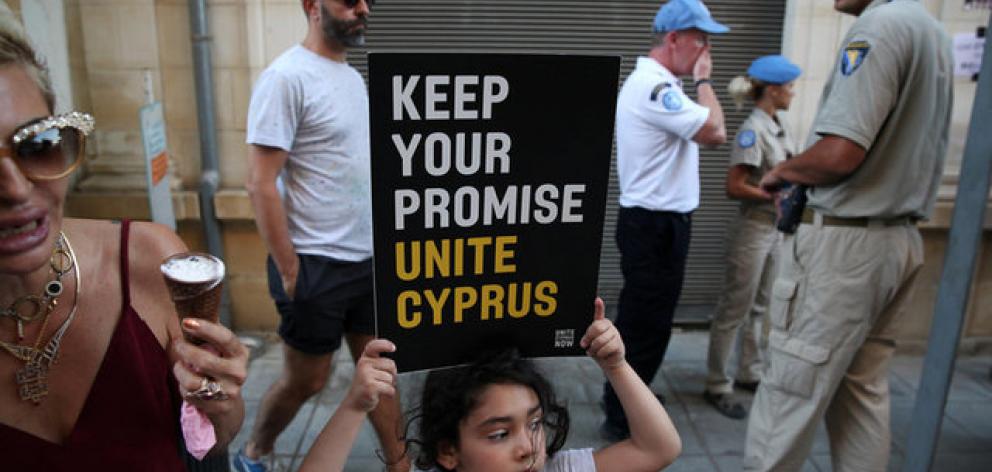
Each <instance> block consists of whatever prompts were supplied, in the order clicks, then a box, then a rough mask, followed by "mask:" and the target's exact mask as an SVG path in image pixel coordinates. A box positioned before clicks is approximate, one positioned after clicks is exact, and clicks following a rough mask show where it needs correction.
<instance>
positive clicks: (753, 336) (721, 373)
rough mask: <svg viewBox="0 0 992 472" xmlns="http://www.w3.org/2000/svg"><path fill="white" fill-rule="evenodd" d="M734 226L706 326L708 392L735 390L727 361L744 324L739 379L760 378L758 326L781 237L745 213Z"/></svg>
mask: <svg viewBox="0 0 992 472" xmlns="http://www.w3.org/2000/svg"><path fill="white" fill-rule="evenodd" d="M732 228H733V229H732V230H731V231H729V232H728V233H727V236H728V237H727V272H726V274H725V276H724V282H723V292H722V293H721V294H720V298H719V300H718V301H717V305H716V310H715V311H714V313H713V322H712V323H711V324H710V345H709V355H708V357H707V368H708V371H709V373H708V375H707V377H706V390H707V391H709V392H711V393H718V394H726V393H731V392H733V390H734V387H733V378H732V377H731V374H730V373H729V372H728V368H727V367H728V366H727V364H728V363H729V362H730V357H731V351H732V350H733V347H734V341H735V340H736V339H737V333H738V331H740V330H741V328H742V327H743V333H741V341H740V346H741V347H740V356H739V357H738V363H737V365H738V367H737V374H736V377H737V380H740V381H742V382H755V381H758V380H760V379H761V366H762V362H761V354H759V351H760V350H761V349H760V348H759V346H760V345H762V344H764V343H763V342H762V339H761V338H763V336H762V324H763V321H764V317H765V313H766V311H767V307H768V294H769V291H770V290H771V284H772V282H773V281H774V280H775V266H776V261H777V251H776V249H777V248H778V241H779V239H780V238H781V236H780V233H779V232H778V230H776V229H775V226H774V225H773V224H771V223H770V222H762V221H757V220H754V219H751V218H748V217H747V216H744V215H740V216H738V218H737V220H736V221H735V222H734V224H733V226H732Z"/></svg>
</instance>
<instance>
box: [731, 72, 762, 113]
mask: <svg viewBox="0 0 992 472" xmlns="http://www.w3.org/2000/svg"><path fill="white" fill-rule="evenodd" d="M766 85H767V84H765V83H764V82H762V81H760V80H758V79H755V78H751V77H747V76H743V75H738V76H737V77H734V79H733V80H731V81H730V83H729V84H727V93H729V94H730V98H731V99H732V100H733V101H734V105H736V106H737V109H738V110H740V109H741V107H743V106H744V99H745V98H750V99H751V100H755V101H757V100H759V99H760V98H761V96H762V95H764V93H765V86H766Z"/></svg>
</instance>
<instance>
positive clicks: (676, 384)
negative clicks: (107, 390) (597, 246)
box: [231, 331, 992, 472]
mask: <svg viewBox="0 0 992 472" xmlns="http://www.w3.org/2000/svg"><path fill="white" fill-rule="evenodd" d="M707 342H708V334H707V333H706V332H700V331H691V332H683V333H677V334H675V335H674V336H673V338H672V344H671V347H670V348H669V352H668V356H667V359H666V361H665V365H664V367H663V368H662V371H661V372H660V373H659V375H658V378H657V379H656V380H655V382H654V383H653V384H652V385H651V387H652V389H653V390H654V391H656V392H659V393H662V394H664V395H665V397H667V398H668V405H667V408H668V412H669V414H670V415H671V416H672V419H673V420H674V422H675V426H676V427H677V428H678V430H679V433H680V434H681V436H682V443H683V451H682V456H681V457H680V458H679V459H678V460H677V461H676V462H675V464H674V465H673V466H672V467H670V468H668V469H666V470H669V471H710V470H712V471H737V470H741V459H742V455H743V452H744V434H745V429H746V424H747V423H746V420H739V421H738V420H731V419H728V418H726V417H724V416H722V415H720V414H719V413H717V412H716V410H714V409H713V408H712V407H711V406H710V405H709V404H707V403H706V402H705V401H703V399H702V397H701V392H702V389H703V384H704V379H705V376H706V365H705V363H706V346H707ZM346 351H347V350H346V349H344V350H342V352H340V353H339V356H338V358H337V360H336V361H335V371H334V375H333V376H332V378H331V380H330V382H329V383H328V386H327V388H325V389H324V391H323V392H321V393H320V394H319V395H317V396H316V397H315V398H313V399H311V400H310V401H309V402H307V403H306V405H304V406H303V408H302V409H301V410H300V413H299V414H298V415H297V416H296V419H295V420H294V421H293V423H291V424H290V426H289V427H288V428H287V429H286V431H285V432H284V433H283V434H282V435H281V436H280V437H279V440H278V442H277V443H276V451H275V452H276V454H275V461H276V470H296V469H297V468H298V467H299V466H300V462H301V459H302V457H303V456H304V455H305V454H306V452H307V450H308V449H309V448H310V445H311V444H312V443H313V441H314V439H315V438H316V437H317V434H318V433H319V432H320V430H321V428H323V426H324V424H325V423H326V422H327V420H328V418H330V416H331V413H333V411H334V408H336V407H337V405H338V403H339V402H340V401H341V399H342V398H343V397H344V393H345V391H346V390H347V388H348V384H349V382H350V380H351V376H352V373H353V370H354V369H353V367H352V365H351V359H350V356H348V355H347V352H346ZM281 362H282V348H281V345H279V344H269V345H267V346H266V347H265V351H264V352H263V353H262V355H261V356H259V357H258V358H257V359H255V360H254V361H253V362H252V363H251V366H250V373H249V376H248V382H247V383H246V384H245V388H244V397H245V401H246V404H247V405H246V406H247V413H246V417H245V425H244V427H243V428H242V431H241V433H240V434H239V435H238V437H237V438H236V439H235V440H234V443H233V444H232V445H231V451H236V450H237V449H238V448H240V447H241V446H242V444H244V442H245V440H246V439H247V437H248V434H249V432H250V431H251V427H252V424H253V423H254V420H255V413H256V411H257V409H258V403H259V401H260V399H261V397H262V395H263V394H264V393H265V390H266V389H267V388H268V387H269V385H270V384H271V383H272V382H273V381H274V380H275V379H276V377H277V376H278V373H279V369H280V368H281ZM922 363H923V358H922V357H920V356H908V355H900V356H897V357H896V358H895V359H894V360H893V364H892V369H891V370H892V372H891V382H890V386H891V390H892V431H893V447H892V460H891V461H890V467H889V469H890V470H901V467H902V463H903V457H904V454H905V447H906V436H907V434H908V431H909V426H910V416H911V415H912V410H913V397H914V395H915V391H916V386H917V385H918V382H919V378H920V373H921V365H922ZM539 364H540V365H541V366H542V369H543V371H544V372H546V373H548V374H549V377H550V379H551V380H552V382H553V383H554V384H555V388H556V391H557V393H558V394H559V396H561V397H562V398H563V399H564V400H566V401H567V404H568V407H569V411H570V413H571V415H572V427H571V432H570V433H569V438H568V442H567V443H566V445H565V447H566V448H572V447H599V446H602V445H603V444H604V443H603V441H602V440H601V439H600V438H599V436H598V433H597V429H598V427H599V423H600V421H602V415H601V413H600V410H599V407H598V406H597V402H598V401H599V396H600V393H601V390H602V382H603V375H602V373H601V372H600V371H599V369H598V367H597V366H596V364H595V363H594V362H593V361H592V360H590V359H587V358H568V359H552V360H541V361H539ZM990 368H992V356H983V357H961V358H959V359H958V361H957V364H956V370H955V373H954V381H953V384H952V390H951V393H950V396H949V400H948V405H947V409H946V415H945V419H944V423H943V428H942V436H941V440H940V444H939V445H938V455H937V460H936V463H935V465H934V468H933V470H935V471H951V472H970V471H975V472H979V471H980V472H987V471H990V470H992V379H990V378H989V369H990ZM423 375H424V374H419V373H418V374H404V375H401V376H400V380H399V382H400V387H401V390H402V392H403V399H404V404H405V406H404V408H406V407H407V405H409V401H410V400H415V394H414V392H417V391H418V390H419V388H420V385H421V382H422V381H423ZM749 400H750V398H749ZM377 446H378V443H377V441H376V438H375V434H374V433H373V431H372V427H371V426H370V425H369V424H368V422H366V425H365V427H364V428H363V430H362V432H361V434H360V436H359V438H358V440H357V442H356V444H355V447H354V448H353V450H352V454H351V457H350V458H349V461H348V465H347V467H346V468H345V470H346V471H353V472H365V471H379V470H382V468H383V467H382V463H381V462H380V461H379V460H378V459H377V458H376V456H375V449H376V447H377ZM830 470H831V467H830V455H829V447H828V444H827V438H826V431H825V430H824V428H823V427H822V426H821V428H820V431H819V433H818V435H817V440H816V444H815V445H814V447H813V455H812V457H811V458H810V460H808V461H807V463H806V466H805V467H804V471H818V472H826V471H830Z"/></svg>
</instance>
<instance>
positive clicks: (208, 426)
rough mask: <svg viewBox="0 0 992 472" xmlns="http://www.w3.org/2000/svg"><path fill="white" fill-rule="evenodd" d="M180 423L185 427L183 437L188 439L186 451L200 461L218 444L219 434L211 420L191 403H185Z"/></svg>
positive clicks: (180, 415)
mask: <svg viewBox="0 0 992 472" xmlns="http://www.w3.org/2000/svg"><path fill="white" fill-rule="evenodd" d="M179 423H180V424H181V425H182V427H183V437H184V438H186V450H187V451H189V453H190V455H192V456H193V457H195V458H196V460H198V461H202V460H203V457H204V456H206V455H207V453H208V452H210V450H211V449H213V448H214V445H215V444H217V433H216V432H215V431H214V424H213V423H211V422H210V418H207V415H205V414H203V412H202V411H200V410H198V409H197V408H196V407H195V406H193V405H190V404H189V402H186V401H183V408H182V412H180V414H179Z"/></svg>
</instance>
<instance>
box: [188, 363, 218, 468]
mask: <svg viewBox="0 0 992 472" xmlns="http://www.w3.org/2000/svg"><path fill="white" fill-rule="evenodd" d="M200 348H202V349H203V350H206V351H210V352H211V353H213V354H219V352H218V351H217V349H215V348H214V347H213V346H211V345H209V344H204V345H202V346H200ZM179 424H180V425H181V426H182V429H183V437H184V438H185V439H186V450H187V451H189V453H190V455H192V456H193V457H195V458H196V460H198V461H202V460H203V457H204V456H206V455H207V453H208V452H210V450H211V449H213V447H214V445H215V444H217V432H216V431H214V424H213V423H211V422H210V418H208V417H207V415H206V414H204V413H203V412H202V411H200V410H199V409H198V408H197V407H195V406H193V405H191V404H190V403H189V402H187V401H186V400H183V407H182V411H180V413H179Z"/></svg>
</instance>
